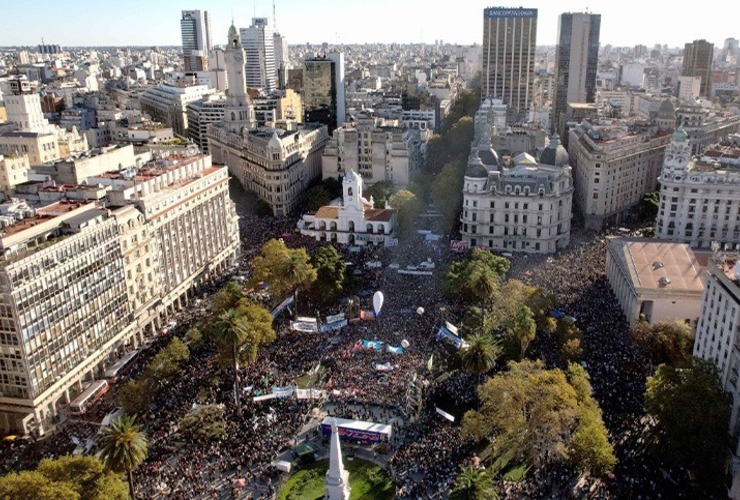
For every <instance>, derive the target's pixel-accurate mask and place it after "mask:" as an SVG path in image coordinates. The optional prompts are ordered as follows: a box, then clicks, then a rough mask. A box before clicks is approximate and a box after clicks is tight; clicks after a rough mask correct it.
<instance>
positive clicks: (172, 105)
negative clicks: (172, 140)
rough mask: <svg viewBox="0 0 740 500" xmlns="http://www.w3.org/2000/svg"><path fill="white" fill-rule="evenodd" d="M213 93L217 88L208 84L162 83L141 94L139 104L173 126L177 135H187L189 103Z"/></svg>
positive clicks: (159, 119)
mask: <svg viewBox="0 0 740 500" xmlns="http://www.w3.org/2000/svg"><path fill="white" fill-rule="evenodd" d="M213 93H215V90H214V89H211V88H208V86H206V85H194V86H191V87H175V86H174V85H168V84H160V85H157V86H156V87H154V88H151V89H149V90H147V91H145V92H144V93H143V94H141V96H140V98H139V104H140V105H141V111H142V112H144V113H148V114H149V116H151V118H152V120H154V121H158V122H162V123H164V124H166V125H167V126H169V127H172V130H173V131H174V132H175V134H176V135H179V136H185V135H187V129H188V117H187V105H188V104H190V103H191V102H195V101H198V100H200V99H203V98H204V97H205V96H207V95H210V94H213Z"/></svg>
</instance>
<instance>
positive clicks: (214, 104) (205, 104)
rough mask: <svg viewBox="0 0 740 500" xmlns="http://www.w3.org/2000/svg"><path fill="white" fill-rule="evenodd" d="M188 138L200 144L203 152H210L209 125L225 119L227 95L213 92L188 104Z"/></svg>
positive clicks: (199, 146)
mask: <svg viewBox="0 0 740 500" xmlns="http://www.w3.org/2000/svg"><path fill="white" fill-rule="evenodd" d="M186 109H187V115H188V139H190V140H191V141H193V142H194V143H195V144H197V145H198V148H200V150H201V151H202V152H203V153H206V154H207V153H208V136H207V133H208V125H209V124H211V123H216V122H219V121H221V120H223V119H224V110H225V109H226V96H223V95H221V94H213V95H210V96H208V97H206V98H205V99H204V100H202V101H195V102H191V103H190V104H188V105H187V108H186Z"/></svg>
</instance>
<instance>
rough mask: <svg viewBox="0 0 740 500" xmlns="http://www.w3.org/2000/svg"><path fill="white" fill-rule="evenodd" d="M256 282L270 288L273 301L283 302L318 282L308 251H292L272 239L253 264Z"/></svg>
mask: <svg viewBox="0 0 740 500" xmlns="http://www.w3.org/2000/svg"><path fill="white" fill-rule="evenodd" d="M252 269H253V281H255V284H257V283H260V282H263V283H265V284H267V286H268V287H269V292H270V295H272V297H273V298H274V299H278V300H282V299H283V298H285V296H286V295H288V294H290V293H292V292H293V291H297V290H305V289H306V288H308V287H309V286H310V285H311V283H313V282H314V281H315V280H316V270H315V269H314V268H313V266H311V264H310V262H309V259H308V254H307V253H306V249H305V248H296V249H291V248H288V247H287V246H286V245H285V242H283V241H282V240H275V239H272V240H269V241H268V242H267V243H265V244H264V245H263V246H262V249H261V250H260V255H258V256H257V257H255V259H254V261H252Z"/></svg>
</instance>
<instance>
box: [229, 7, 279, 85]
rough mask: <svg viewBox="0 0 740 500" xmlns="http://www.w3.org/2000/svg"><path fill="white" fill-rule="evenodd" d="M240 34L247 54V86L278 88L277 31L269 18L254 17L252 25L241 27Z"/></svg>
mask: <svg viewBox="0 0 740 500" xmlns="http://www.w3.org/2000/svg"><path fill="white" fill-rule="evenodd" d="M239 34H240V36H241V43H242V46H243V47H244V51H245V52H246V54H247V58H246V66H245V67H246V75H247V87H251V88H256V89H263V90H266V91H270V90H274V89H276V88H277V81H276V80H277V78H276V77H277V70H276V66H275V32H274V30H273V27H272V26H270V25H269V23H268V21H267V18H265V17H255V18H253V19H252V25H251V26H250V27H249V28H241V29H240V30H239ZM281 56H282V54H281ZM283 57H284V56H283Z"/></svg>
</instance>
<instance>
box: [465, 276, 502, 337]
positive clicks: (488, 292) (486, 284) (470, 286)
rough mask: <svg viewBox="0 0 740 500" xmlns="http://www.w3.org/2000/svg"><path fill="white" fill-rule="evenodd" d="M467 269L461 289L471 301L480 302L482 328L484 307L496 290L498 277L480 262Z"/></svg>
mask: <svg viewBox="0 0 740 500" xmlns="http://www.w3.org/2000/svg"><path fill="white" fill-rule="evenodd" d="M467 271H468V277H467V279H466V280H465V282H464V284H463V290H465V291H466V292H467V294H468V296H469V297H470V298H471V299H472V300H473V301H475V302H476V303H478V304H480V310H481V314H482V316H481V323H480V326H481V328H483V327H484V326H485V323H486V318H485V314H486V309H487V308H488V306H489V304H490V303H491V302H492V301H493V299H494V297H495V296H496V293H497V292H498V288H499V277H498V275H497V274H496V273H495V272H494V271H493V270H492V269H491V268H490V267H488V266H486V265H485V264H483V263H481V262H475V263H473V264H472V265H471V266H470V267H469V268H468V270H467Z"/></svg>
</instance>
